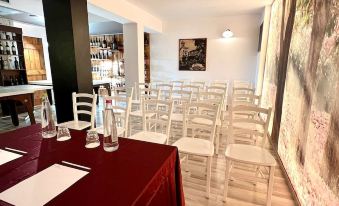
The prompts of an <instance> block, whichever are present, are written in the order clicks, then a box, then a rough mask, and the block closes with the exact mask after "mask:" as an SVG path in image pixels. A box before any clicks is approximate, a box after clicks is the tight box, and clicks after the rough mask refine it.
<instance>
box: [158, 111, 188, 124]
mask: <svg viewBox="0 0 339 206" xmlns="http://www.w3.org/2000/svg"><path fill="white" fill-rule="evenodd" d="M161 119H163V120H167V119H168V116H167V115H163V116H161ZM183 119H184V116H183V114H178V113H173V114H172V116H171V121H174V122H182V121H183Z"/></svg>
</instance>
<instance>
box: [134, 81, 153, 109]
mask: <svg viewBox="0 0 339 206" xmlns="http://www.w3.org/2000/svg"><path fill="white" fill-rule="evenodd" d="M147 88H150V85H149V84H148V83H138V82H135V83H134V91H135V92H134V98H133V99H132V106H133V105H135V106H137V107H138V106H139V105H140V93H141V91H140V90H141V89H147Z"/></svg>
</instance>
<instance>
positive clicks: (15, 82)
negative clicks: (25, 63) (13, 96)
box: [14, 77, 19, 85]
mask: <svg viewBox="0 0 339 206" xmlns="http://www.w3.org/2000/svg"><path fill="white" fill-rule="evenodd" d="M14 84H15V85H19V80H18V77H15V79H14Z"/></svg>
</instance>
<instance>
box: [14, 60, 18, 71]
mask: <svg viewBox="0 0 339 206" xmlns="http://www.w3.org/2000/svg"><path fill="white" fill-rule="evenodd" d="M14 67H15V69H19V61H18V60H17V59H16V57H14Z"/></svg>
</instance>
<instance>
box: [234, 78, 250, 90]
mask: <svg viewBox="0 0 339 206" xmlns="http://www.w3.org/2000/svg"><path fill="white" fill-rule="evenodd" d="M233 88H248V89H254V86H253V83H252V82H250V81H244V80H233Z"/></svg>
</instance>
